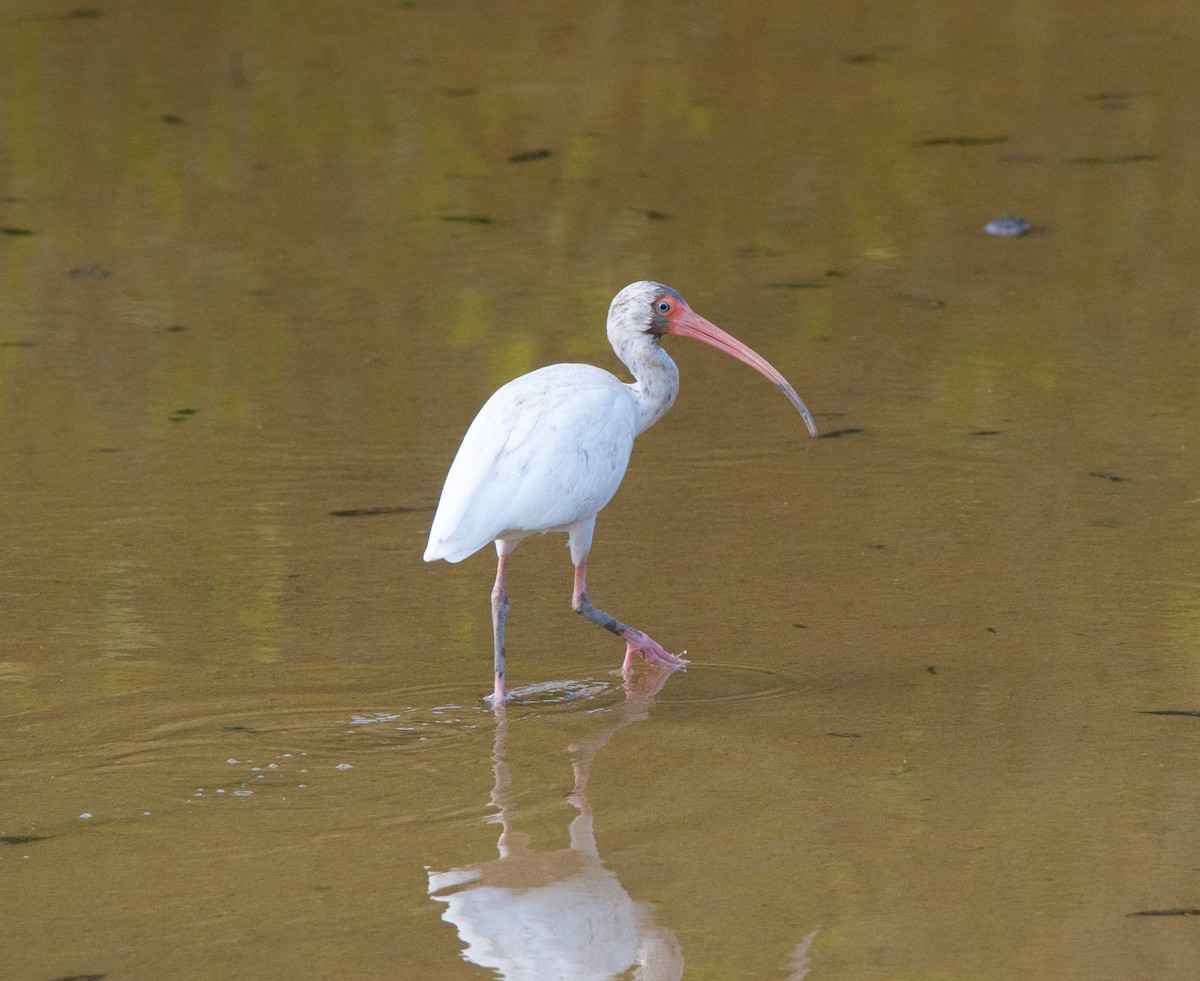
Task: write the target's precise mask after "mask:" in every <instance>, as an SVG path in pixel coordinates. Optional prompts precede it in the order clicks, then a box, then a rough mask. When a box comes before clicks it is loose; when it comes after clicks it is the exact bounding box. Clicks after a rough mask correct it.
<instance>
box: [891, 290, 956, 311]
mask: <svg viewBox="0 0 1200 981" xmlns="http://www.w3.org/2000/svg"><path fill="white" fill-rule="evenodd" d="M896 299H897V300H903V301H904V302H905V303H907V304H909V305H910V306H914V307H916V308H917V309H918V310H941V309H942V308H943V307H944V306H945V305H946V301H945V300H939V299H938V298H937V297H935V296H913V295H912V294H911V293H897V294H896Z"/></svg>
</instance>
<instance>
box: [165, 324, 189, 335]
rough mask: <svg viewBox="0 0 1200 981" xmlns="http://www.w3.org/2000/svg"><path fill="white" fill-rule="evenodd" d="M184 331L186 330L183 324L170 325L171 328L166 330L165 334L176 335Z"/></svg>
mask: <svg viewBox="0 0 1200 981" xmlns="http://www.w3.org/2000/svg"><path fill="white" fill-rule="evenodd" d="M185 330H187V328H186V327H184V326H183V324H171V326H170V327H168V328H167V333H168V334H178V333H180V332H181V331H185Z"/></svg>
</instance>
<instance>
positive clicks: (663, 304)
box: [656, 300, 671, 313]
mask: <svg viewBox="0 0 1200 981" xmlns="http://www.w3.org/2000/svg"><path fill="white" fill-rule="evenodd" d="M656 306H657V307H658V312H659V313H667V312H668V311H669V310H670V309H671V304H670V303H668V302H667V301H666V300H659V301H658V303H657V304H656Z"/></svg>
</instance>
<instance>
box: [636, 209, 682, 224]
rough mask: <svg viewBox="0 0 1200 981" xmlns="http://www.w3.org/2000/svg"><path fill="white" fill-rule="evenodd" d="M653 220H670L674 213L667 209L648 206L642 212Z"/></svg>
mask: <svg viewBox="0 0 1200 981" xmlns="http://www.w3.org/2000/svg"><path fill="white" fill-rule="evenodd" d="M642 214H644V215H645V216H646V217H647V218H649V219H650V220H651V221H670V220H671V218H672V217H674V216H673V215H669V214H667V212H665V211H655V210H654V209H653V208H647V209H646V210H644V211H643V212H642Z"/></svg>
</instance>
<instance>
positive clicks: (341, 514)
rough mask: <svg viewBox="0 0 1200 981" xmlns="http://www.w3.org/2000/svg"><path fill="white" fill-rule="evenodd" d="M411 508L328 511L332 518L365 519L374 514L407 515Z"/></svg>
mask: <svg viewBox="0 0 1200 981" xmlns="http://www.w3.org/2000/svg"><path fill="white" fill-rule="evenodd" d="M412 510H413V509H412V508H406V507H399V506H397V507H387V508H347V509H346V510H344V511H330V512H329V515H330V517H333V518H366V517H371V516H374V515H376V514H408V513H409V512H410V511H412Z"/></svg>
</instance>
